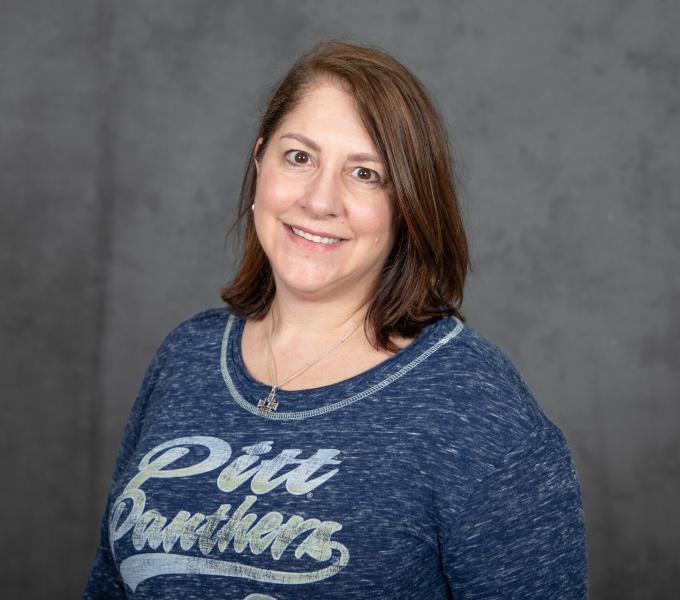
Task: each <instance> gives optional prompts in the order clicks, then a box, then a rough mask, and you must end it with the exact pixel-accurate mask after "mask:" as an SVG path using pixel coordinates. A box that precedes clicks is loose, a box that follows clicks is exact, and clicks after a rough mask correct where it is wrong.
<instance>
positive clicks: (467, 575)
mask: <svg viewBox="0 0 680 600" xmlns="http://www.w3.org/2000/svg"><path fill="white" fill-rule="evenodd" d="M442 534H443V535H442V539H441V550H442V563H443V566H444V570H445V573H446V577H447V579H448V581H449V584H450V586H451V589H452V590H453V594H454V598H456V600H473V599H484V600H492V599H498V600H500V599H506V598H513V599H529V598H531V599H536V598H550V599H551V600H558V599H559V600H576V599H585V598H586V597H587V585H586V579H587V567H586V545H585V526H584V518H583V509H582V503H581V493H580V488H579V483H578V480H577V477H576V471H575V468H574V464H573V461H572V459H571V455H570V453H569V449H568V447H567V444H566V441H565V440H564V437H563V436H562V434H561V432H560V431H559V430H557V429H556V428H555V429H554V430H551V429H550V430H546V431H542V432H539V433H538V434H536V435H535V436H534V437H533V438H532V439H531V441H530V443H528V444H527V445H525V446H523V447H522V448H521V449H519V450H516V451H513V452H511V453H509V454H508V455H507V456H506V457H505V459H504V460H503V462H502V463H501V464H500V465H498V466H497V467H496V468H495V469H494V470H493V471H492V472H491V473H490V474H489V475H488V476H486V477H485V478H484V479H483V480H482V481H481V483H480V484H479V485H478V486H477V487H476V488H475V489H474V491H473V493H472V494H471V495H470V497H469V498H468V499H467V502H466V505H465V510H464V511H462V512H461V513H460V515H459V516H458V518H457V520H456V522H455V523H454V524H453V525H452V526H451V528H450V529H449V530H448V532H442Z"/></svg>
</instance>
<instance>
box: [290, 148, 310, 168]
mask: <svg viewBox="0 0 680 600" xmlns="http://www.w3.org/2000/svg"><path fill="white" fill-rule="evenodd" d="M286 160H287V161H288V162H289V163H293V164H295V165H306V164H308V163H309V154H307V153H306V152H303V151H302V150H289V151H288V152H286Z"/></svg>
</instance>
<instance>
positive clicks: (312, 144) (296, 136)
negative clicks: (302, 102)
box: [279, 132, 382, 164]
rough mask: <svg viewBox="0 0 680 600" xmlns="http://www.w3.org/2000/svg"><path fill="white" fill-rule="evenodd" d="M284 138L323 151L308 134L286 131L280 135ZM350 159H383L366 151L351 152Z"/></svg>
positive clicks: (373, 160)
mask: <svg viewBox="0 0 680 600" xmlns="http://www.w3.org/2000/svg"><path fill="white" fill-rule="evenodd" d="M283 138H290V139H293V140H297V141H298V142H302V143H303V144H305V145H306V146H308V147H309V148H311V149H312V150H314V152H321V148H320V147H319V145H318V144H317V143H316V142H315V141H314V140H312V139H310V138H308V137H307V136H306V135H302V134H301V133H292V132H291V133H284V134H283V135H281V136H280V137H279V139H283ZM347 158H348V159H349V160H354V161H359V162H375V163H380V164H382V161H381V160H380V158H378V157H377V156H375V155H374V154H367V153H365V152H359V153H357V154H350V155H349V156H348V157H347Z"/></svg>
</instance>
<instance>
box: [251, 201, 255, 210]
mask: <svg viewBox="0 0 680 600" xmlns="http://www.w3.org/2000/svg"><path fill="white" fill-rule="evenodd" d="M250 208H251V210H255V203H254V202H253V205H252V206H251V207H250Z"/></svg>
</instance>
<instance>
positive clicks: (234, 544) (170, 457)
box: [84, 308, 586, 600]
mask: <svg viewBox="0 0 680 600" xmlns="http://www.w3.org/2000/svg"><path fill="white" fill-rule="evenodd" d="M243 326H244V320H243V319H241V318H239V317H237V316H235V315H234V314H231V313H230V312H229V310H228V309H226V308H222V309H211V310H208V311H205V312H202V313H200V314H198V315H196V316H194V317H192V318H191V319H189V320H187V321H185V322H184V323H182V324H181V325H179V326H178V327H177V328H175V329H174V330H173V331H172V332H171V333H170V334H169V335H168V336H167V338H166V339H165V341H164V342H163V343H162V345H161V346H160V348H159V349H158V351H157V353H156V355H155V356H154V358H153V360H152V362H151V364H150V365H149V368H148V370H147V372H146V375H145V378H144V381H143V383H142V386H141V389H140V391H139V394H138V396H137V399H136V401H135V403H134V406H133V409H132V411H131V414H130V417H129V421H128V423H127V426H126V429H125V432H124V435H123V439H122V442H121V445H120V449H119V453H118V458H117V462H116V467H115V471H114V475H113V481H112V485H111V489H110V493H109V496H108V501H107V504H106V507H105V511H104V515H103V518H102V524H101V534H100V545H99V548H98V551H97V555H96V560H95V564H94V566H93V568H92V572H91V575H90V579H89V582H88V584H87V588H86V590H85V594H84V598H85V599H94V598H108V599H116V598H120V599H122V598H135V599H151V598H167V599H170V598H181V599H183V600H190V599H199V598H201V599H202V598H222V599H238V600H292V599H296V600H297V599H307V598H309V599H311V598H315V599H319V598H324V599H333V598H337V599H343V600H347V599H362V600H366V599H383V598H384V599H408V600H418V599H422V600H437V599H446V598H455V599H456V600H472V599H480V600H481V599H484V600H491V599H505V598H521V599H529V598H531V599H537V598H550V599H582V598H585V597H586V548H585V532H584V521H583V511H582V504H581V496H580V490H579V484H578V480H577V476H576V473H575V469H574V465H573V462H572V459H571V456H570V453H569V449H568V446H567V444H566V442H565V438H564V437H563V435H562V433H561V432H560V431H559V429H558V428H557V427H556V426H555V425H554V424H553V423H552V422H551V421H550V420H549V419H548V418H547V417H546V415H545V414H544V412H543V411H542V410H541V408H540V407H539V405H538V404H537V402H536V400H535V399H534V397H533V395H532V393H531V391H530V390H529V388H528V387H527V385H526V383H525V382H524V380H523V379H522V377H521V376H520V374H519V373H518V371H517V369H516V368H515V367H514V365H513V364H512V362H511V361H510V360H509V358H508V357H507V356H506V355H505V354H504V353H503V352H502V351H501V350H500V349H499V348H498V347H497V346H495V345H494V344H493V343H491V342H490V341H488V340H487V339H485V338H484V337H483V336H481V335H480V334H479V333H478V332H477V331H475V330H474V329H473V328H471V327H470V326H468V325H466V324H463V323H462V322H461V321H460V320H458V319H456V318H455V317H446V318H442V319H439V320H438V321H436V322H434V323H432V324H430V325H428V326H426V327H425V328H424V329H423V330H422V331H421V333H420V335H419V336H418V337H417V338H416V339H415V340H414V341H413V342H412V343H411V344H410V345H408V346H406V347H405V348H404V349H402V350H401V351H400V352H397V353H396V354H394V355H392V356H391V357H390V358H388V359H387V360H385V361H384V362H382V363H380V364H378V365H376V366H374V367H372V368H370V369H368V370H366V371H364V372H363V373H360V374H358V375H356V376H353V377H350V378H349V379H346V380H344V381H340V382H338V383H334V384H332V385H327V386H323V387H319V388H314V389H307V390H298V391H288V390H279V391H278V392H277V399H278V401H279V407H278V409H277V410H276V411H274V412H270V413H269V414H268V415H265V416H263V415H261V414H260V413H259V411H258V409H257V402H258V400H260V399H262V398H266V396H267V394H268V393H269V389H270V388H269V387H268V386H266V385H264V384H263V383H261V382H259V381H257V380H255V379H254V378H253V377H252V376H251V375H250V373H249V372H248V371H247V369H246V368H245V365H244V363H243V359H242V355H241V338H242V333H243ZM263 351H265V350H264V349H263Z"/></svg>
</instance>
